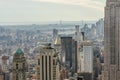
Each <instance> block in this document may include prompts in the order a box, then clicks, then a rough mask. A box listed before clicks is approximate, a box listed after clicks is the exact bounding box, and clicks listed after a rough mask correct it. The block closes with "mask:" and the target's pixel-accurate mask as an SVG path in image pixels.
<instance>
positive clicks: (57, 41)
mask: <svg viewBox="0 0 120 80" xmlns="http://www.w3.org/2000/svg"><path fill="white" fill-rule="evenodd" d="M54 44H55V45H60V44H61V41H60V38H59V37H56V39H55V43H54Z"/></svg>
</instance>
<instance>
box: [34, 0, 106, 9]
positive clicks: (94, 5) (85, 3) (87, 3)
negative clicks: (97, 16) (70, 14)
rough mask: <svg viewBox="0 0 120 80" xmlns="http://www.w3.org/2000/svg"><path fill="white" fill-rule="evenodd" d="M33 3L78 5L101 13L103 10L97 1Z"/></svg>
mask: <svg viewBox="0 0 120 80" xmlns="http://www.w3.org/2000/svg"><path fill="white" fill-rule="evenodd" d="M33 1H40V2H52V3H62V4H70V5H80V6H83V7H88V8H94V9H97V10H101V11H103V8H104V3H103V1H99V0H33Z"/></svg>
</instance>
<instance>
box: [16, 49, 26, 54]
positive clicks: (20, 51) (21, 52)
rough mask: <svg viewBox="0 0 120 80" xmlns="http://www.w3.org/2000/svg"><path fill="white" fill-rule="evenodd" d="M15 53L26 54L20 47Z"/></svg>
mask: <svg viewBox="0 0 120 80" xmlns="http://www.w3.org/2000/svg"><path fill="white" fill-rule="evenodd" d="M15 54H24V53H23V51H22V50H21V49H20V48H19V49H17V51H16V53H15Z"/></svg>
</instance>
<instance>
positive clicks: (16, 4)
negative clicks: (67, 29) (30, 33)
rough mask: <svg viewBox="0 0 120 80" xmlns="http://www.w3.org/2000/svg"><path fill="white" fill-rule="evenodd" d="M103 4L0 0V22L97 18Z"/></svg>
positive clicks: (90, 0) (93, 0)
mask: <svg viewBox="0 0 120 80" xmlns="http://www.w3.org/2000/svg"><path fill="white" fill-rule="evenodd" d="M104 6H105V0H101V1H98V0H71V1H68V0H11V1H6V0H0V11H1V13H0V17H1V18H0V22H5V23H7V22H42V21H43V22H44V21H45V22H48V21H59V20H63V21H80V20H98V19H99V18H103V16H104ZM88 13H89V14H88Z"/></svg>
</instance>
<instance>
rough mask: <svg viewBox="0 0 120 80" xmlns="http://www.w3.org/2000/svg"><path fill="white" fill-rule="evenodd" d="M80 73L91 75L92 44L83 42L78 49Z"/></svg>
mask: <svg viewBox="0 0 120 80" xmlns="http://www.w3.org/2000/svg"><path fill="white" fill-rule="evenodd" d="M80 61H81V62H80V63H81V64H80V65H81V67H80V68H81V69H80V73H93V46H92V42H90V41H84V42H82V44H81V49H80Z"/></svg>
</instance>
